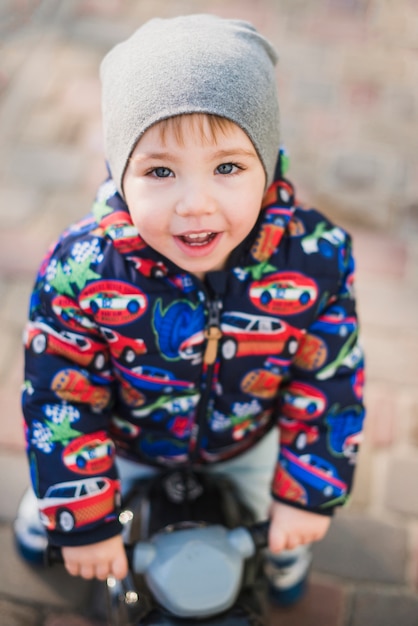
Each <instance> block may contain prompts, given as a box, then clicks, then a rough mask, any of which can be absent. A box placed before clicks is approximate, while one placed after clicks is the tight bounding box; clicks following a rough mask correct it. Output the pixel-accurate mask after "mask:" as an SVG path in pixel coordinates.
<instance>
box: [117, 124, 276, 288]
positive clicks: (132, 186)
mask: <svg viewBox="0 0 418 626" xmlns="http://www.w3.org/2000/svg"><path fill="white" fill-rule="evenodd" d="M193 118H195V116H193V115H187V116H183V117H182V118H181V131H182V132H181V134H182V139H181V141H179V139H178V134H176V132H175V130H173V127H172V126H170V125H168V126H167V127H166V128H165V132H164V135H162V133H161V128H159V125H158V124H156V125H155V126H152V127H151V128H149V129H148V130H147V131H146V132H145V134H144V135H143V136H142V138H141V139H140V140H139V142H138V143H137V145H136V147H135V150H134V151H133V154H132V157H131V159H130V161H129V164H128V167H127V170H126V173H125V176H124V180H123V187H124V193H125V199H126V203H127V205H128V208H129V211H130V214H131V218H132V221H133V223H134V224H135V226H136V227H137V229H138V231H139V233H140V235H141V237H142V238H143V239H144V241H145V242H146V243H147V244H148V245H150V246H151V247H152V248H154V249H155V250H157V251H158V252H160V253H161V254H163V255H164V256H166V257H167V258H168V259H170V260H171V261H173V262H174V263H175V264H176V265H178V266H179V267H181V268H182V269H184V270H186V271H188V272H191V273H193V274H195V275H196V276H198V277H199V278H203V277H204V275H205V273H206V272H208V271H211V270H219V269H223V268H224V267H225V263H226V261H227V259H228V256H229V254H230V253H231V251H232V250H233V249H234V248H235V247H236V246H237V245H238V244H239V243H240V242H241V241H243V239H245V237H246V236H247V235H248V233H249V232H250V231H251V229H252V227H253V226H254V224H255V222H256V220H257V217H258V215H259V212H260V207H261V203H262V198H263V194H264V188H265V173H264V169H263V166H262V164H261V161H260V159H259V158H258V156H257V153H256V151H255V149H254V146H253V144H252V143H251V141H250V139H249V138H248V136H247V135H246V134H245V133H244V131H243V130H241V129H240V128H239V127H238V126H236V125H235V124H232V123H231V124H229V123H228V125H227V126H226V128H225V129H224V130H223V131H218V132H216V133H215V137H214V135H213V133H212V134H211V132H210V129H209V127H208V121H207V118H206V117H205V116H200V118H201V119H203V128H202V127H199V125H197V124H196V119H193ZM202 130H203V131H206V132H204V133H202Z"/></svg>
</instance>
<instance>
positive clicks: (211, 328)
mask: <svg viewBox="0 0 418 626" xmlns="http://www.w3.org/2000/svg"><path fill="white" fill-rule="evenodd" d="M275 63H276V53H275V51H274V49H273V47H272V46H271V45H270V43H269V42H268V41H267V40H266V39H265V38H263V37H262V36H261V35H260V34H258V33H257V31H256V30H255V29H254V28H253V27H252V26H251V25H250V24H248V23H246V22H242V21H239V20H226V19H222V18H219V17H216V16H214V15H191V16H187V17H178V18H174V19H168V20H165V19H154V20H151V21H150V22H148V23H147V24H145V25H144V26H142V27H141V28H140V29H139V30H138V31H137V32H135V33H134V34H133V35H132V37H130V38H129V39H128V40H127V41H125V42H123V43H121V44H120V45H118V46H116V47H115V48H114V49H113V50H111V51H110V52H109V54H108V55H107V56H106V57H105V59H104V61H103V63H102V66H101V79H102V86H103V126H104V136H105V149H106V158H107V161H108V166H109V178H108V180H107V181H106V182H105V183H104V184H103V185H102V186H101V187H100V189H99V191H98V195H97V198H96V201H95V203H94V206H93V211H92V213H91V214H90V215H89V216H88V217H86V218H85V219H84V220H82V221H80V222H79V223H77V224H75V225H73V226H71V227H70V228H69V229H68V230H66V231H65V232H64V233H63V235H62V236H61V238H60V239H59V241H58V243H57V244H56V245H55V246H54V247H53V248H52V249H51V250H50V251H49V253H48V255H47V257H46V259H45V260H44V262H43V264H42V266H41V269H40V272H39V275H38V279H37V282H36V285H35V288H34V291H33V295H32V299H31V305H30V321H29V323H28V326H27V330H26V338H25V344H26V373H25V389H24V393H23V409H24V415H25V420H26V440H27V447H28V458H29V463H30V469H31V477H32V483H33V490H34V492H35V494H36V499H37V501H35V502H36V505H37V506H38V507H39V510H40V516H41V520H42V523H43V525H44V527H45V529H46V532H47V535H48V538H49V541H50V542H51V543H53V544H55V545H59V546H62V547H63V556H64V560H65V566H66V568H67V570H68V571H69V572H70V573H71V574H73V575H80V576H82V577H84V578H93V577H97V578H98V579H104V578H106V576H108V575H110V574H113V575H114V576H116V577H117V578H121V577H123V576H124V575H125V574H126V572H127V564H126V557H125V553H124V550H123V545H122V539H121V535H120V532H121V527H120V524H119V521H118V516H117V507H115V502H117V501H118V496H119V493H120V484H119V481H120V480H121V481H122V484H123V485H124V486H125V487H126V485H127V484H128V483H129V481H131V480H132V479H133V478H135V477H136V478H137V477H142V476H146V475H149V474H152V473H155V472H158V471H161V469H163V468H167V467H173V466H177V467H186V466H190V467H200V468H204V469H206V470H207V471H212V472H220V473H223V474H227V475H229V476H230V478H231V479H232V480H233V481H234V483H235V484H236V485H237V488H238V490H239V492H240V494H241V496H242V498H243V499H244V500H245V501H246V502H247V503H248V504H249V505H250V506H251V507H252V509H253V510H254V512H255V515H256V517H257V518H258V519H264V518H266V517H267V516H268V515H269V516H270V518H271V526H270V533H269V549H270V552H271V554H272V555H274V557H272V558H271V559H270V566H269V568H268V574H269V576H270V579H271V585H272V591H273V593H274V594H275V597H276V599H277V600H278V601H279V602H283V603H285V602H288V601H290V600H295V599H296V598H298V597H299V596H300V594H301V592H302V589H303V587H304V582H305V580H306V575H307V571H308V566H309V560H310V559H309V556H308V554H307V552H306V549H305V547H306V546H308V544H310V543H311V542H312V541H316V540H319V539H321V538H322V537H323V536H324V535H325V533H326V531H327V529H328V527H329V523H330V520H331V515H332V513H333V511H334V509H335V507H336V506H337V505H341V504H343V503H344V502H345V501H346V500H347V497H348V494H349V492H350V488H351V484H352V477H353V470H354V466H355V460H356V454H357V449H358V441H359V438H360V433H361V428H362V420H363V414H364V410H363V405H362V372H363V369H362V368H363V357H362V352H361V349H360V347H359V344H358V327H357V321H356V313H355V302H354V296H353V271H354V265H353V259H352V255H351V245H350V237H349V236H348V235H347V234H346V233H345V232H344V231H343V230H342V229H340V228H338V227H336V226H334V225H333V224H331V223H330V222H329V221H328V220H327V219H326V218H325V217H324V216H323V215H321V214H320V213H318V212H317V211H315V210H313V209H309V210H304V209H302V208H301V207H300V206H298V204H297V202H296V200H295V193H294V189H293V186H292V185H291V183H290V182H289V181H288V180H286V179H285V178H284V164H285V158H284V155H283V152H279V142H280V139H279V113H278V99H277V91H276V80H275V70H274V65H275ZM277 426H278V427H279V428H278V429H277ZM278 433H279V434H280V440H281V445H280V450H279V446H278ZM30 498H31V495H30V493H28V495H27V497H26V499H25V500H24V502H23V503H22V506H21V509H20V511H19V514H18V518H17V521H16V533H17V538H18V541H19V537H22V536H23V534H24V532H22V529H23V530H25V529H26V530H28V529H29V531H30V528H34V527H35V526H34V522H33V517H34V514H33V504H30V502H29V501H30ZM63 499H64V500H65V502H66V503H67V504H66V506H65V507H61V508H60V507H59V506H57V502H63ZM33 501H34V498H33V496H32V501H31V502H32V503H33ZM25 525H26V526H25ZM31 525H32V526H31ZM23 543H24V542H23V541H21V544H22V548H24V545H23Z"/></svg>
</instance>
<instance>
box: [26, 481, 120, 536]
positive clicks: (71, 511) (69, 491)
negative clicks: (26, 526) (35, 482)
mask: <svg viewBox="0 0 418 626" xmlns="http://www.w3.org/2000/svg"><path fill="white" fill-rule="evenodd" d="M38 506H39V513H40V518H41V522H42V523H43V524H44V526H46V528H47V529H48V530H59V531H61V532H64V533H67V532H70V531H72V530H73V529H74V528H80V527H83V526H88V525H89V524H92V523H94V522H97V521H99V520H101V519H104V518H105V517H106V516H107V515H110V514H112V513H113V511H114V509H115V506H116V507H119V506H120V484H119V481H118V480H111V479H110V478H105V477H99V478H84V479H82V480H73V481H68V482H63V483H57V484H55V485H52V486H51V487H49V489H48V490H47V492H46V493H45V495H44V497H43V498H40V499H38Z"/></svg>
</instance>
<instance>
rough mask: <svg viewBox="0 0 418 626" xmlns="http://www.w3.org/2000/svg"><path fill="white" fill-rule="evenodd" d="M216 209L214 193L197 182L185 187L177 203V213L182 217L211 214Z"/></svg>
mask: <svg viewBox="0 0 418 626" xmlns="http://www.w3.org/2000/svg"><path fill="white" fill-rule="evenodd" d="M216 209H217V201H216V199H215V197H214V195H213V194H211V193H210V191H209V190H207V189H205V188H204V186H202V185H199V184H197V183H194V184H191V185H189V186H187V188H184V189H183V190H182V193H181V195H180V197H179V199H178V201H177V204H176V213H177V215H180V216H181V217H188V216H199V215H211V214H212V213H214V212H215V211H216Z"/></svg>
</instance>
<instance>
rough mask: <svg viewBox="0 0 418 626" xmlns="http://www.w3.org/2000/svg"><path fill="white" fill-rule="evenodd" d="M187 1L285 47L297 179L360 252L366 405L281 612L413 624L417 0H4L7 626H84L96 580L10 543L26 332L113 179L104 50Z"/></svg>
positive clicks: (333, 623) (0, 18)
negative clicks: (343, 490)
mask: <svg viewBox="0 0 418 626" xmlns="http://www.w3.org/2000/svg"><path fill="white" fill-rule="evenodd" d="M191 12H212V13H216V14H219V15H224V16H230V17H240V18H243V19H250V20H251V21H253V22H254V23H255V24H256V26H257V27H259V28H260V29H261V30H262V32H263V33H264V34H266V35H267V36H268V37H270V38H271V39H272V40H273V41H274V42H275V44H276V46H277V48H278V50H279V52H280V58H281V60H280V65H279V73H278V80H279V87H280V93H281V104H282V117H283V137H284V140H285V143H286V144H287V147H288V149H289V152H290V155H291V163H292V164H293V168H291V171H290V175H291V177H292V178H293V179H294V180H295V181H296V182H297V183H298V186H299V189H300V191H301V193H300V195H301V197H302V198H303V199H304V200H307V201H309V202H310V203H313V204H316V205H317V206H319V207H321V208H323V210H325V211H326V212H328V214H329V215H330V216H331V217H333V218H334V219H337V220H338V221H339V222H340V223H342V224H343V225H344V226H346V227H347V228H348V229H349V230H350V231H351V233H352V234H353V236H354V248H355V254H356V257H357V265H358V271H357V289H358V296H359V308H360V316H361V321H362V329H363V340H364V345H365V349H366V355H367V360H368V380H367V391H366V394H367V395H366V399H367V404H368V410H369V413H368V422H367V429H366V441H365V444H364V446H363V449H362V452H361V456H360V463H359V471H358V474H357V481H356V489H355V492H354V496H353V499H352V503H351V506H350V507H348V508H347V509H346V510H344V511H341V512H340V513H339V514H338V515H337V516H336V519H335V520H334V522H333V525H332V528H331V531H330V533H329V535H328V536H327V538H326V539H325V540H324V541H323V542H322V543H321V544H320V545H318V546H316V547H315V556H314V568H313V569H314V571H313V576H312V581H311V587H310V590H309V593H308V596H307V597H306V599H305V600H304V601H303V602H302V603H301V605H300V606H299V607H297V608H295V609H292V610H288V611H281V612H279V611H276V612H273V611H272V613H271V618H270V619H271V625H273V624H274V625H275V624H280V625H281V626H293V625H296V624H297V625H298V626H311V625H312V626H314V625H315V626H375V625H376V626H394V625H396V626H417V624H418V593H417V590H418V489H417V482H418V455H417V450H418V385H417V380H418V358H417V354H418V315H417V311H418V306H417V305H418V247H417V243H418V182H417V181H418V151H417V145H418V130H417V129H418V123H417V122H418V120H417V118H418V94H417V90H416V84H417V81H418V66H417V63H416V49H417V48H416V41H417V32H418V3H417V2H416V0H398V1H397V2H396V3H395V2H385V1H383V0H381V1H380V0H316V1H315V2H309V1H308V0H297V1H296V0H277V1H274V0H231V1H230V2H229V3H225V2H221V0H212V1H209V0H205V1H203V0H195V1H192V0H172V1H170V2H168V1H165V2H164V1H163V0H152V1H151V0H149V1H141V0H127V1H121V0H102V1H101V0H72V1H71V2H64V1H63V0H44V1H40V0H26V1H23V0H14V1H13V0H2V2H1V6H0V218H1V230H0V345H1V352H0V414H1V416H2V422H3V425H2V428H1V432H0V475H1V477H2V479H1V483H0V554H1V560H0V616H1V617H0V622H1V624H2V626H17V625H19V626H20V625H23V626H41V625H42V626H91V625H92V622H91V621H90V620H88V619H87V618H86V617H83V614H85V610H86V608H87V605H86V602H87V598H88V593H89V590H90V587H89V584H88V583H84V582H82V581H75V580H70V579H69V577H67V576H66V575H65V573H64V572H63V571H62V569H61V568H59V567H58V568H55V569H54V570H52V571H49V572H46V573H45V574H42V576H40V575H37V574H36V573H34V572H33V571H32V570H30V569H29V568H27V567H26V566H25V565H24V564H23V563H21V562H20V561H19V559H18V558H17V557H16V555H15V553H14V548H13V543H12V535H11V524H10V522H11V521H12V519H13V516H14V513H15V511H16V506H17V503H18V500H19V498H20V496H21V494H22V493H23V491H24V489H25V486H26V484H27V482H28V472H27V469H26V463H25V459H24V448H23V440H22V433H21V416H20V408H19V389H20V385H21V381H22V350H21V333H22V328H23V324H24V321H25V317H26V312H27V306H28V296H29V292H30V288H31V284H32V281H33V277H34V273H35V270H36V268H37V266H38V264H39V261H40V259H41V257H42V255H43V253H44V252H45V250H46V248H47V246H48V244H49V243H50V242H51V241H52V240H53V239H54V238H55V237H56V235H57V234H58V233H59V232H60V231H61V230H62V228H64V227H65V226H67V225H68V223H69V222H71V221H73V220H75V219H76V218H78V217H79V216H81V215H83V214H84V213H85V212H87V210H88V209H89V206H90V203H91V200H92V197H93V194H94V191H95V187H96V185H97V184H98V183H99V182H100V181H101V179H102V177H103V176H104V171H105V170H104V165H103V159H102V151H101V127H100V115H99V113H100V108H99V84H98V71H97V70H98V63H99V61H100V59H101V57H102V56H103V54H104V53H105V52H106V50H107V49H108V48H109V47H110V46H112V45H113V44H114V43H116V42H117V41H119V40H120V39H121V38H123V37H126V36H127V35H129V34H130V33H131V32H132V31H133V30H134V28H136V27H137V26H138V25H139V24H140V23H142V22H143V21H145V20H146V19H148V18H150V17H153V16H157V15H158V16H169V15H178V14H182V13H191Z"/></svg>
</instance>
